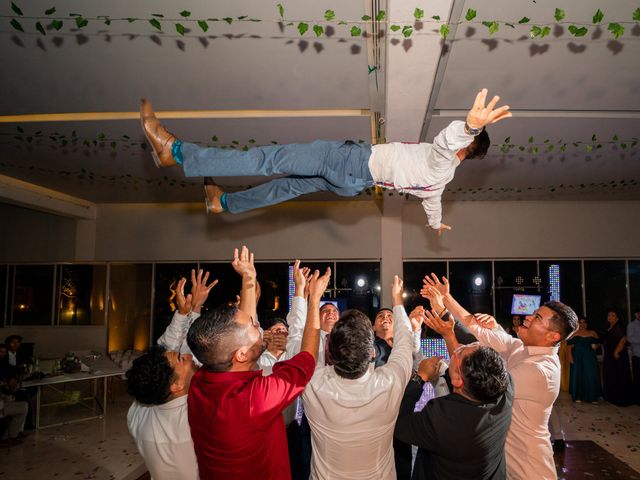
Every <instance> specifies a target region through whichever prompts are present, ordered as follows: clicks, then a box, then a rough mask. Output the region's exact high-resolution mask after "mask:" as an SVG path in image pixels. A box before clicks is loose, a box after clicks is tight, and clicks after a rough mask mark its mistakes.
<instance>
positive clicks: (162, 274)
mask: <svg viewBox="0 0 640 480" xmlns="http://www.w3.org/2000/svg"><path fill="white" fill-rule="evenodd" d="M196 268H197V265H196V264H195V263H157V264H156V274H155V278H154V279H153V288H154V302H153V319H152V325H153V327H152V328H153V343H155V342H156V341H157V340H158V338H159V337H160V336H161V335H162V334H163V333H164V331H165V329H166V328H167V327H168V326H169V323H171V319H172V318H173V314H174V312H175V311H176V309H177V308H178V305H177V303H176V289H177V287H178V281H179V280H180V279H181V278H182V277H185V278H186V279H187V280H188V282H187V285H186V286H185V295H186V294H188V293H189V291H190V290H191V270H192V269H194V270H195V269H196ZM214 278H217V277H214ZM215 288H217V286H216V287H215Z"/></svg>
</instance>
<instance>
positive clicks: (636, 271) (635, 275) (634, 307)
mask: <svg viewBox="0 0 640 480" xmlns="http://www.w3.org/2000/svg"><path fill="white" fill-rule="evenodd" d="M629 299H630V301H631V320H633V319H634V314H635V313H636V312H640V260H629Z"/></svg>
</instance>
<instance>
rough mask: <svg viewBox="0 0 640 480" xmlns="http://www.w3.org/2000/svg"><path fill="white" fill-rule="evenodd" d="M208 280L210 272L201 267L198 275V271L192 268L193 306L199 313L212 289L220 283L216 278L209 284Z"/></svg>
mask: <svg viewBox="0 0 640 480" xmlns="http://www.w3.org/2000/svg"><path fill="white" fill-rule="evenodd" d="M208 280H209V272H205V271H204V270H202V269H200V270H198V275H197V276H196V271H195V270H191V298H192V308H193V310H194V311H196V312H198V313H200V309H201V308H202V305H204V302H206V301H207V298H208V297H209V292H210V291H211V289H212V288H213V287H215V286H216V285H217V284H218V280H214V281H212V282H211V283H210V284H209V285H207V281H208Z"/></svg>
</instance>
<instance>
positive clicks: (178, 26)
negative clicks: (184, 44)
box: [176, 23, 184, 37]
mask: <svg viewBox="0 0 640 480" xmlns="http://www.w3.org/2000/svg"><path fill="white" fill-rule="evenodd" d="M176 32H178V33H179V34H180V35H182V36H183V37H184V25H182V24H181V23H176Z"/></svg>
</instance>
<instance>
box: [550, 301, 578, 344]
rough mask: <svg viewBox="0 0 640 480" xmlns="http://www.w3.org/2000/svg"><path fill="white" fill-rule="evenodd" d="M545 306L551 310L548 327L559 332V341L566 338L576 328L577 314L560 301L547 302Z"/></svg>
mask: <svg viewBox="0 0 640 480" xmlns="http://www.w3.org/2000/svg"><path fill="white" fill-rule="evenodd" d="M544 306H545V307H547V308H548V309H550V310H551V311H553V316H552V317H551V318H550V319H549V327H550V328H552V329H553V330H554V331H556V332H558V333H559V334H560V340H559V341H558V343H560V342H561V341H563V340H566V339H567V338H569V337H570V336H571V335H573V334H574V332H575V331H576V330H577V329H578V316H577V315H576V312H574V311H573V309H572V308H571V307H569V306H568V305H565V304H564V303H561V302H553V301H552V302H547V303H545V304H544Z"/></svg>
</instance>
